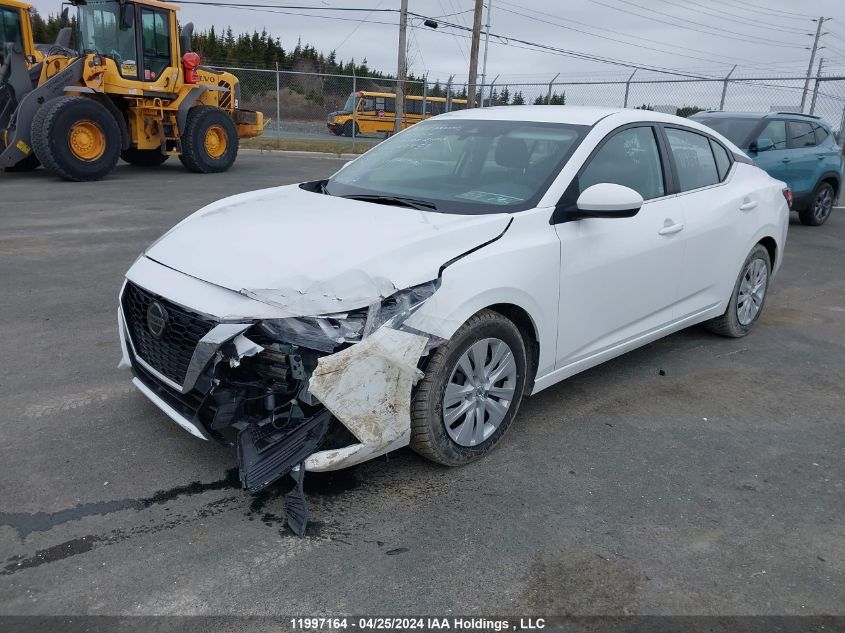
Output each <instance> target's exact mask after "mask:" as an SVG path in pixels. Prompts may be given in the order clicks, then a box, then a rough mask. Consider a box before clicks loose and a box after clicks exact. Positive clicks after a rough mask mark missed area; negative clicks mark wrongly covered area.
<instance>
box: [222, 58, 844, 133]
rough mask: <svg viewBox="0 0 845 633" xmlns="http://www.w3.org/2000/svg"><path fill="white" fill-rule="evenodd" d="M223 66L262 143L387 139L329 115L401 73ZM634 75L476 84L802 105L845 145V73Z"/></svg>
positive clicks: (414, 90) (497, 94)
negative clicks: (333, 128)
mask: <svg viewBox="0 0 845 633" xmlns="http://www.w3.org/2000/svg"><path fill="white" fill-rule="evenodd" d="M220 68H221V69H223V70H227V71H229V72H231V73H233V74H234V75H235V76H237V77H238V78H239V79H240V82H241V107H244V108H247V109H251V110H260V111H261V112H263V113H264V117H265V121H266V122H267V126H266V128H265V133H264V137H263V139H264V142H268V143H269V142H272V141H274V140H279V141H281V140H285V141H287V142H288V143H287V145H288V146H289V147H290V146H291V145H293V146H294V148H295V147H296V144H297V143H299V144H308V143H311V144H315V143H319V142H325V141H327V140H331V141H335V142H339V143H348V144H349V145H350V146H351V147H354V146H356V145H357V144H362V145H363V146H364V147H366V146H368V145H372V144H374V143H377V142H378V141H380V140H382V139H383V138H384V137H385V134H383V133H379V134H366V133H364V134H359V133H356V134H355V135H354V136H352V137H344V136H336V135H334V134H332V133H331V132H330V130H329V129H328V126H327V125H326V121H327V118H328V116H329V115H330V113H332V112H335V111H338V110H341V109H343V107H344V104H346V101H347V99H348V98H349V95H350V94H351V93H353V92H355V91H371V92H382V93H393V92H395V91H396V80H395V79H391V78H386V77H377V76H375V77H374V76H367V77H358V76H351V75H332V74H320V73H310V72H294V71H283V70H276V69H275V68H274V69H266V68H237V67H222V66H221V67H220ZM635 75H636V73H634V74H633V75H631V76H629V77H628V78H627V79H621V80H613V81H599V80H590V81H577V80H569V81H567V80H562V79H560V78H559V77H558V78H555V80H554V81H552V82H548V83H537V82H534V83H510V82H504V81H496V82H493V83H490V84H487V85H479V86H478V95H477V99H478V101H477V103H478V104H479V105H481V106H482V107H488V106H499V105H522V104H529V105H530V104H551V105H591V106H611V107H628V108H644V109H651V110H656V111H660V112H666V113H669V114H678V115H680V116H689V115H690V114H692V113H694V112H697V111H699V110H736V111H757V112H769V111H788V112H802V111H803V112H805V113H809V114H815V115H817V116H820V117H821V118H822V119H824V120H825V121H827V122H828V123H829V124H830V125H831V127H832V128H833V130H834V133H835V135H836V137H837V139H838V141H839V143H840V145H843V146H845V134H843V128H845V76H819V77H812V78H810V80H809V84H808V88H807V90H806V91H805V89H804V85H805V82H806V78H805V77H797V76H769V77H730V78H726V79H698V78H695V79H692V78H690V79H686V78H670V79H667V78H637V77H636V76H635ZM405 94H406V95H419V96H421V97H447V100H448V98H449V97H451V98H457V99H460V98H465V97H466V84H464V83H460V84H458V83H454V82H451V81H447V82H440V81H434V82H433V81H430V80H429V81H406V82H405ZM447 109H448V106H447ZM388 116H391V115H390V113H388ZM356 132H357V131H356Z"/></svg>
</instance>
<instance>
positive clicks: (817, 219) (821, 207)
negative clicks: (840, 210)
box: [798, 182, 836, 226]
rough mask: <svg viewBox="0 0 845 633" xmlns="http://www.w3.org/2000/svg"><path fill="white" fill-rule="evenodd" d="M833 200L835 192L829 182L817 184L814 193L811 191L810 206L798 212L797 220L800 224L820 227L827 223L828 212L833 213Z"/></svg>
mask: <svg viewBox="0 0 845 633" xmlns="http://www.w3.org/2000/svg"><path fill="white" fill-rule="evenodd" d="M835 198H836V192H835V191H834V190H833V186H832V185H831V184H830V183H829V182H821V183H819V184H818V186H817V187H816V189H815V191H813V197H812V198H811V199H810V204H809V205H808V206H807V207H806V208H805V209H801V210H800V211H799V212H798V218H799V219H800V220H801V224H806V225H807V226H821V225H822V224H824V223H825V222H827V219H828V218H829V217H830V212H831V211H833V203H834V202H835Z"/></svg>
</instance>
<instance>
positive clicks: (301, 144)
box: [240, 136, 373, 154]
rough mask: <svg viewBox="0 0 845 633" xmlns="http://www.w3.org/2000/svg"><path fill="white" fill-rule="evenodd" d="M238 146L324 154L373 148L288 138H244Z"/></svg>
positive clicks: (348, 152) (363, 150)
mask: <svg viewBox="0 0 845 633" xmlns="http://www.w3.org/2000/svg"><path fill="white" fill-rule="evenodd" d="M240 146H241V147H242V148H245V149H268V150H274V149H276V150H292V151H297V152H326V153H329V154H363V153H364V152H366V151H367V150H368V149H370V148H371V147H373V144H372V143H367V142H362V143H356V144H355V148H354V149H353V147H352V143H345V142H343V141H318V140H311V139H288V138H262V137H260V136H259V137H258V138H245V139H241V142H240Z"/></svg>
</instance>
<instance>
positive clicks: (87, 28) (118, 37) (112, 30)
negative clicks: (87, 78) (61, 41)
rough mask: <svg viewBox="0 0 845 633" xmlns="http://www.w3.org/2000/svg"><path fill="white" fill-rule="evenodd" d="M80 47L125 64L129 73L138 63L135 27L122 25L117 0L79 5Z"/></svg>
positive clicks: (94, 0)
mask: <svg viewBox="0 0 845 633" xmlns="http://www.w3.org/2000/svg"><path fill="white" fill-rule="evenodd" d="M77 20H78V24H79V26H78V29H79V34H78V37H77V42H78V49H79V52H80V53H82V54H87V53H98V54H100V55H103V56H104V57H111V58H112V59H114V60H115V61H116V62H117V63H118V64H124V65H125V66H126V68H125V69H124V70H128V71H129V72H124V73H123V74H128V75H129V76H134V73H133V72H132V71H133V70H134V68H135V66H136V63H135V57H136V50H137V49H136V47H135V27H134V26H132V25H125V26H128V28H123V29H121V28H120V4H119V3H118V2H116V1H114V0H111V1H105V2H104V1H97V0H89V2H88V3H87V4H80V5H79V9H78V14H77Z"/></svg>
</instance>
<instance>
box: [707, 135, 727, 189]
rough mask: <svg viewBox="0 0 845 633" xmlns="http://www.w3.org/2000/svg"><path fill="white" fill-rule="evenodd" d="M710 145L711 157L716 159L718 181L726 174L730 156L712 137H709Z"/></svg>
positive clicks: (725, 176)
mask: <svg viewBox="0 0 845 633" xmlns="http://www.w3.org/2000/svg"><path fill="white" fill-rule="evenodd" d="M710 147H711V148H713V157H714V158H715V159H716V169H717V170H718V172H719V181H722V180H724V179H725V178H727V176H728V172H729V171H730V169H731V158H730V156H728V152H727V151H726V150H725V148H724V147H722V146H721V145H719V144H718V143H717V142H716V141H714V140H713V139H712V138H711V139H710Z"/></svg>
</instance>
